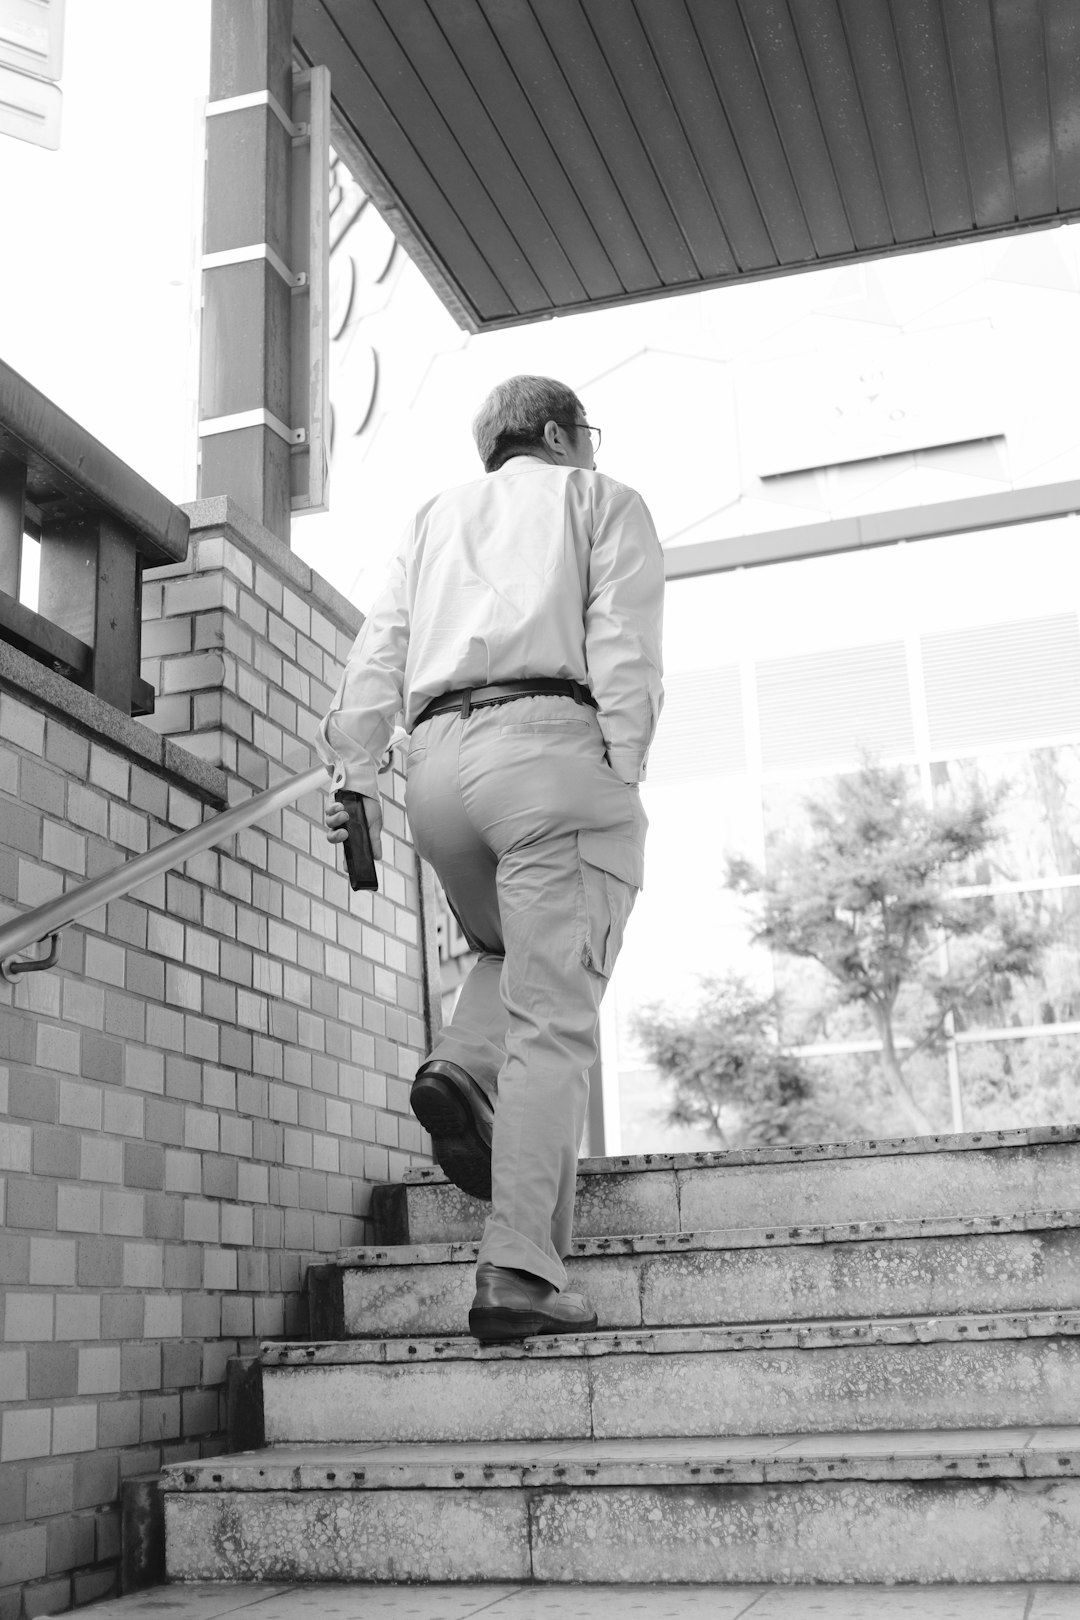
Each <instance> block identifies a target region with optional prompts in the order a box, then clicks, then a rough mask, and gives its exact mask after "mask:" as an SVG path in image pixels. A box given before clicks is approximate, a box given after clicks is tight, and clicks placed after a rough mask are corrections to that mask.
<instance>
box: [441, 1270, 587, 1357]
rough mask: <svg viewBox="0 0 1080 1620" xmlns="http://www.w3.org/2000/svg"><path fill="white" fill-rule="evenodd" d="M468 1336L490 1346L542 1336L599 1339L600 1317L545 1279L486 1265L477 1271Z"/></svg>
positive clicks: (583, 1300)
mask: <svg viewBox="0 0 1080 1620" xmlns="http://www.w3.org/2000/svg"><path fill="white" fill-rule="evenodd" d="M469 1332H470V1333H471V1334H472V1336H473V1338H474V1339H480V1340H482V1341H484V1342H485V1343H488V1344H493V1343H494V1344H497V1343H500V1342H505V1341H506V1340H508V1339H530V1338H532V1337H533V1336H534V1335H535V1334H538V1333H595V1332H596V1312H595V1311H594V1310H593V1308H592V1306H591V1305H590V1304H589V1302H588V1300H587V1299H584V1298H583V1297H582V1295H581V1294H560V1292H559V1290H558V1289H557V1288H553V1287H552V1286H551V1284H550V1283H549V1282H545V1281H544V1279H543V1277H534V1276H532V1275H531V1274H530V1273H529V1272H527V1271H513V1270H511V1269H510V1268H509V1267H508V1266H493V1265H492V1264H491V1262H490V1261H488V1260H485V1261H483V1263H482V1264H481V1265H478V1266H477V1268H476V1297H475V1298H474V1300H473V1302H472V1309H471V1310H470V1312H469Z"/></svg>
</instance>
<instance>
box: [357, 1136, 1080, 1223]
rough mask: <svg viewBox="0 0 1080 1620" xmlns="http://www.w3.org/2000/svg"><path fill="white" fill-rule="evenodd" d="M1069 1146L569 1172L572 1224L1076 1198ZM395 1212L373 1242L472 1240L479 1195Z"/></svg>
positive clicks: (1011, 1205) (955, 1208) (958, 1210)
mask: <svg viewBox="0 0 1080 1620" xmlns="http://www.w3.org/2000/svg"><path fill="white" fill-rule="evenodd" d="M1078 1181H1080V1147H1078V1145H1077V1144H1075V1143H1049V1144H1044V1145H1039V1146H1032V1147H1022V1148H994V1149H985V1150H983V1149H978V1148H975V1149H968V1150H965V1151H963V1152H955V1153H911V1154H891V1155H881V1156H877V1157H870V1158H865V1159H857V1158H834V1159H820V1160H812V1161H807V1162H805V1163H801V1162H798V1161H787V1162H783V1163H779V1164H745V1165H734V1166H730V1167H726V1168H722V1169H721V1168H710V1169H698V1170H694V1169H691V1170H648V1171H628V1172H625V1173H608V1174H604V1175H582V1176H580V1177H579V1178H578V1193H577V1206H576V1210H575V1216H574V1235H575V1236H576V1237H579V1238H584V1237H611V1236H619V1235H622V1234H624V1233H628V1232H706V1231H712V1230H716V1229H718V1228H720V1227H737V1226H770V1225H775V1226H807V1225H822V1226H826V1225H833V1224H838V1223H840V1222H845V1221H882V1220H911V1219H918V1218H924V1219H931V1218H933V1217H936V1216H950V1215H958V1216H966V1215H987V1214H992V1213H994V1212H995V1211H1003V1210H1018V1209H1068V1208H1071V1207H1072V1206H1073V1205H1074V1204H1075V1202H1076V1188H1077V1184H1078ZM399 1198H401V1200H402V1203H403V1204H404V1205H406V1206H407V1210H408V1216H407V1231H405V1230H404V1226H405V1224H406V1223H405V1222H404V1221H402V1222H400V1223H399V1226H398V1228H397V1229H396V1230H395V1231H393V1232H386V1233H384V1234H381V1235H380V1238H379V1241H381V1242H394V1243H457V1242H474V1241H476V1240H478V1239H479V1238H480V1236H481V1233H482V1230H483V1224H484V1220H485V1217H486V1215H487V1210H488V1206H487V1205H485V1204H481V1203H479V1202H478V1201H477V1200H476V1199H474V1198H469V1197H467V1196H466V1194H465V1193H462V1192H460V1191H459V1190H458V1189H457V1188H456V1187H452V1186H450V1185H449V1184H448V1183H445V1182H436V1183H432V1184H431V1185H409V1186H407V1187H405V1188H402V1189H401V1193H400V1194H399Z"/></svg>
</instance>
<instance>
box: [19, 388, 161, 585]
mask: <svg viewBox="0 0 1080 1620" xmlns="http://www.w3.org/2000/svg"><path fill="white" fill-rule="evenodd" d="M3 450H6V451H8V452H9V453H10V454H12V455H14V456H15V458H16V460H18V461H21V462H23V463H24V465H25V466H26V468H27V473H28V490H27V493H28V495H29V498H30V499H31V500H32V501H34V503H35V504H36V505H43V504H45V503H46V502H48V501H50V500H62V501H64V502H65V503H67V505H68V507H69V509H70V510H75V511H79V512H87V511H91V510H94V511H108V512H112V513H113V515H114V516H115V517H118V518H120V519H121V520H122V521H123V522H124V523H126V524H127V526H128V527H129V528H130V529H131V530H132V531H133V533H134V535H135V537H136V538H135V544H136V545H137V546H138V548H139V550H140V551H141V552H142V554H143V556H144V557H145V558H146V560H147V562H150V563H171V562H183V560H184V558H185V557H186V556H187V549H188V528H189V524H188V520H187V515H186V513H184V512H182V511H181V510H180V508H179V507H178V506H174V505H173V503H172V502H171V501H170V500H168V499H167V498H166V497H165V496H164V495H162V494H161V492H160V491H159V490H156V489H155V488H154V486H153V485H152V484H148V483H147V482H146V479H145V478H140V476H139V474H138V473H137V472H134V471H133V470H132V468H130V467H129V466H128V465H127V464H126V462H123V461H121V460H120V457H119V456H115V455H113V453H112V451H111V450H108V449H106V447H105V446H104V445H103V444H102V443H101V442H100V441H99V440H98V439H95V438H94V436H93V434H92V433H88V432H87V431H86V429H85V428H83V427H80V426H79V424H78V422H76V421H74V420H73V419H72V418H71V417H70V416H68V415H67V414H66V413H65V412H64V411H62V410H60V408H59V407H58V406H56V405H54V404H53V402H52V400H51V399H47V398H46V396H45V395H44V394H42V393H39V392H38V390H37V389H36V388H34V387H32V386H31V384H30V383H28V382H27V381H26V379H25V377H20V375H19V373H18V372H17V371H13V370H12V369H11V367H10V366H8V365H5V364H4V362H3V361H2V360H0V451H3Z"/></svg>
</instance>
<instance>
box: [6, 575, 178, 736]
mask: <svg viewBox="0 0 1080 1620" xmlns="http://www.w3.org/2000/svg"><path fill="white" fill-rule="evenodd" d="M0 641H6V642H7V643H8V645H9V646H10V647H17V648H18V649H19V651H20V652H23V653H26V654H27V656H28V657H30V658H35V659H36V660H37V662H38V663H39V664H45V665H47V666H48V668H49V669H51V670H53V671H54V673H56V674H57V675H63V676H64V678H65V679H66V680H69V681H71V682H73V684H74V685H76V686H81V687H84V688H88V687H89V686H90V676H91V671H92V669H93V663H94V652H93V648H91V647H88V646H87V645H86V643H85V641H79V640H78V638H77V637H75V636H72V635H69V634H68V632H67V631H66V630H61V628H60V626H59V625H58V624H52V623H51V622H50V621H49V620H48V619H43V618H42V616H41V614H40V613H35V612H34V610H33V608H28V607H24V606H23V604H22V603H21V602H20V601H18V600H17V599H16V598H15V597H14V596H9V595H8V593H7V592H6V591H0ZM154 700H155V693H154V688H153V687H152V686H151V685H150V682H149V681H144V680H143V678H142V676H141V675H136V676H135V678H134V680H133V681H132V683H131V689H130V692H129V694H128V697H127V699H126V701H125V702H123V703H118V704H116V705H115V707H116V708H118V709H120V711H121V712H122V713H123V714H132V715H144V714H153V712H154Z"/></svg>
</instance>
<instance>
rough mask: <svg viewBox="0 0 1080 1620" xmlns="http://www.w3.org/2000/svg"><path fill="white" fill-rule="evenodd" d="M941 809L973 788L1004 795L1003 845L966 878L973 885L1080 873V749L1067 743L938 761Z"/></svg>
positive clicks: (935, 770) (1001, 817)
mask: <svg viewBox="0 0 1080 1620" xmlns="http://www.w3.org/2000/svg"><path fill="white" fill-rule="evenodd" d="M930 769H931V772H932V775H933V780H934V795H935V799H936V800H937V802H938V803H939V804H943V803H948V801H949V800H950V799H951V798H953V797H959V798H966V797H967V794H968V793H969V792H970V791H971V789H972V788H973V787H976V786H978V787H981V788H982V790H983V791H984V792H985V793H987V794H990V793H993V792H995V791H997V790H999V789H1000V790H1003V791H1004V793H1005V799H1004V802H1003V803H1002V806H1001V810H1000V812H999V814H998V825H999V826H1000V827H1001V829H1002V834H1003V836H1002V839H1001V841H1000V843H998V844H997V845H995V846H994V847H992V848H991V849H990V850H989V851H988V852H987V853H986V855H985V856H982V857H980V859H979V860H978V861H972V862H971V863H970V864H969V866H968V868H967V871H966V873H965V875H964V879H963V881H965V882H967V883H993V882H995V881H998V880H1000V879H1012V880H1014V881H1015V880H1020V879H1022V878H1032V877H1067V876H1071V875H1072V874H1074V873H1080V746H1078V745H1077V744H1075V743H1062V744H1060V745H1059V746H1057V747H1054V748H1034V749H1031V750H1030V752H1028V753H1023V754H1000V755H987V756H984V757H981V758H977V759H954V760H944V761H938V762H936V763H935V764H933V765H932V766H931V767H930Z"/></svg>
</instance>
